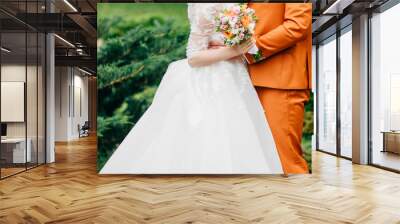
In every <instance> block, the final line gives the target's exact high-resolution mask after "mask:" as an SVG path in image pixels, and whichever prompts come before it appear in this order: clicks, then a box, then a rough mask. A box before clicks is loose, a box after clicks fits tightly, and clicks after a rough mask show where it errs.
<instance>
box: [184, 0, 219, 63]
mask: <svg viewBox="0 0 400 224" xmlns="http://www.w3.org/2000/svg"><path fill="white" fill-rule="evenodd" d="M216 10H217V9H216V7H215V4H206V3H189V4H188V17H189V21H190V35H189V40H188V44H187V48H186V56H187V58H190V57H191V56H193V54H194V53H196V52H197V51H201V50H205V49H207V48H208V41H209V38H210V37H211V35H212V33H213V32H214V29H215V23H214V15H215V13H216Z"/></svg>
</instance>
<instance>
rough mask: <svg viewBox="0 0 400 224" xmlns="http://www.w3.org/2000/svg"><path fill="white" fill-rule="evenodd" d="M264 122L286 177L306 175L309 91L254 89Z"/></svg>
mask: <svg viewBox="0 0 400 224" xmlns="http://www.w3.org/2000/svg"><path fill="white" fill-rule="evenodd" d="M256 90H257V94H258V97H259V98H260V101H261V104H262V106H263V107H264V111H265V115H266V117H267V121H268V123H269V126H270V128H271V132H272V135H273V137H274V140H275V144H276V148H277V150H278V154H279V157H280V159H281V163H282V167H283V171H284V172H285V174H304V173H308V166H307V162H306V161H305V159H304V158H303V151H302V148H301V139H302V133H303V119H304V105H305V103H306V102H307V101H308V100H309V98H310V91H309V90H284V89H272V88H268V87H256Z"/></svg>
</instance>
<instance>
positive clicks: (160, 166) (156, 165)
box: [100, 3, 283, 174]
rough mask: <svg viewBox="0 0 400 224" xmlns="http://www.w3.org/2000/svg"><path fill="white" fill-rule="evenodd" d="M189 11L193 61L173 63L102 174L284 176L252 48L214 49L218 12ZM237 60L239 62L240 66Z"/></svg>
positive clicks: (197, 7)
mask: <svg viewBox="0 0 400 224" xmlns="http://www.w3.org/2000/svg"><path fill="white" fill-rule="evenodd" d="M230 4H234V3H209V4H205V3H192V4H189V6H188V17H189V20H190V28H191V31H190V36H189V40H188V46H187V59H183V60H180V61H175V62H173V63H171V64H170V65H169V67H168V69H167V71H166V73H165V75H164V77H163V79H162V81H161V83H160V86H159V87H158V90H157V92H156V95H155V97H154V100H153V103H152V105H151V106H150V107H149V108H148V110H147V111H146V112H145V113H144V115H143V116H142V117H141V118H140V120H139V121H138V122H137V123H136V125H135V126H134V127H133V128H132V130H131V131H130V132H129V133H128V135H127V136H126V137H125V139H124V140H123V142H122V143H121V144H120V145H119V147H118V148H117V150H116V151H115V152H114V154H113V155H112V156H111V157H110V159H109V160H108V161H107V163H106V164H105V165H104V167H103V168H102V169H101V171H100V174H278V173H283V171H282V167H281V162H280V160H279V156H278V153H277V150H276V147H275V143H274V140H273V137H272V134H271V130H270V128H269V126H268V123H267V121H266V118H265V116H264V111H263V109H262V106H261V104H260V102H259V100H258V97H257V93H256V91H255V89H254V87H253V85H252V83H251V81H250V78H249V74H248V72H247V69H246V65H245V64H244V63H243V61H242V60H240V58H239V57H238V56H240V55H242V54H244V53H246V52H247V51H248V50H249V49H250V47H251V46H252V45H253V43H252V42H251V41H248V42H246V43H244V44H242V45H240V46H235V47H220V48H218V49H208V43H209V42H210V41H218V40H221V34H220V33H216V32H214V30H215V28H214V18H215V15H216V13H217V12H218V11H219V10H222V9H223V8H225V7H228V6H230ZM238 58H239V59H238Z"/></svg>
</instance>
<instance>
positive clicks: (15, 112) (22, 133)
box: [0, 32, 32, 177]
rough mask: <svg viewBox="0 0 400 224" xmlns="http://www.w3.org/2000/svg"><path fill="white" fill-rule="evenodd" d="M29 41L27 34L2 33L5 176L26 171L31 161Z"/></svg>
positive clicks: (2, 171)
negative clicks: (28, 130) (28, 91)
mask: <svg viewBox="0 0 400 224" xmlns="http://www.w3.org/2000/svg"><path fill="white" fill-rule="evenodd" d="M26 41H27V39H26V33H25V32H8V33H5V32H3V33H2V34H1V46H2V49H3V50H2V52H1V53H2V56H1V87H0V89H1V100H0V101H1V107H0V109H1V126H2V128H1V129H2V133H1V135H2V136H1V161H2V166H1V167H2V170H1V175H2V177H6V176H10V175H12V174H15V173H18V172H21V171H24V170H25V169H26V163H27V162H31V155H32V154H31V153H32V151H31V150H30V148H29V144H30V142H27V136H26V134H27V125H26V104H25V103H26V101H25V100H26V87H27V86H26V74H27V67H26V60H27V52H26V49H27V48H26ZM4 49H6V50H4ZM27 146H28V150H27Z"/></svg>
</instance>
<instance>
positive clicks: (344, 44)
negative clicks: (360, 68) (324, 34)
mask: <svg viewBox="0 0 400 224" xmlns="http://www.w3.org/2000/svg"><path fill="white" fill-rule="evenodd" d="M339 52H340V154H341V156H344V157H347V158H351V157H352V148H351V147H352V96H353V94H352V74H353V71H352V33H351V26H348V27H347V28H346V29H344V30H343V31H342V33H341V36H340V51H339Z"/></svg>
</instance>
